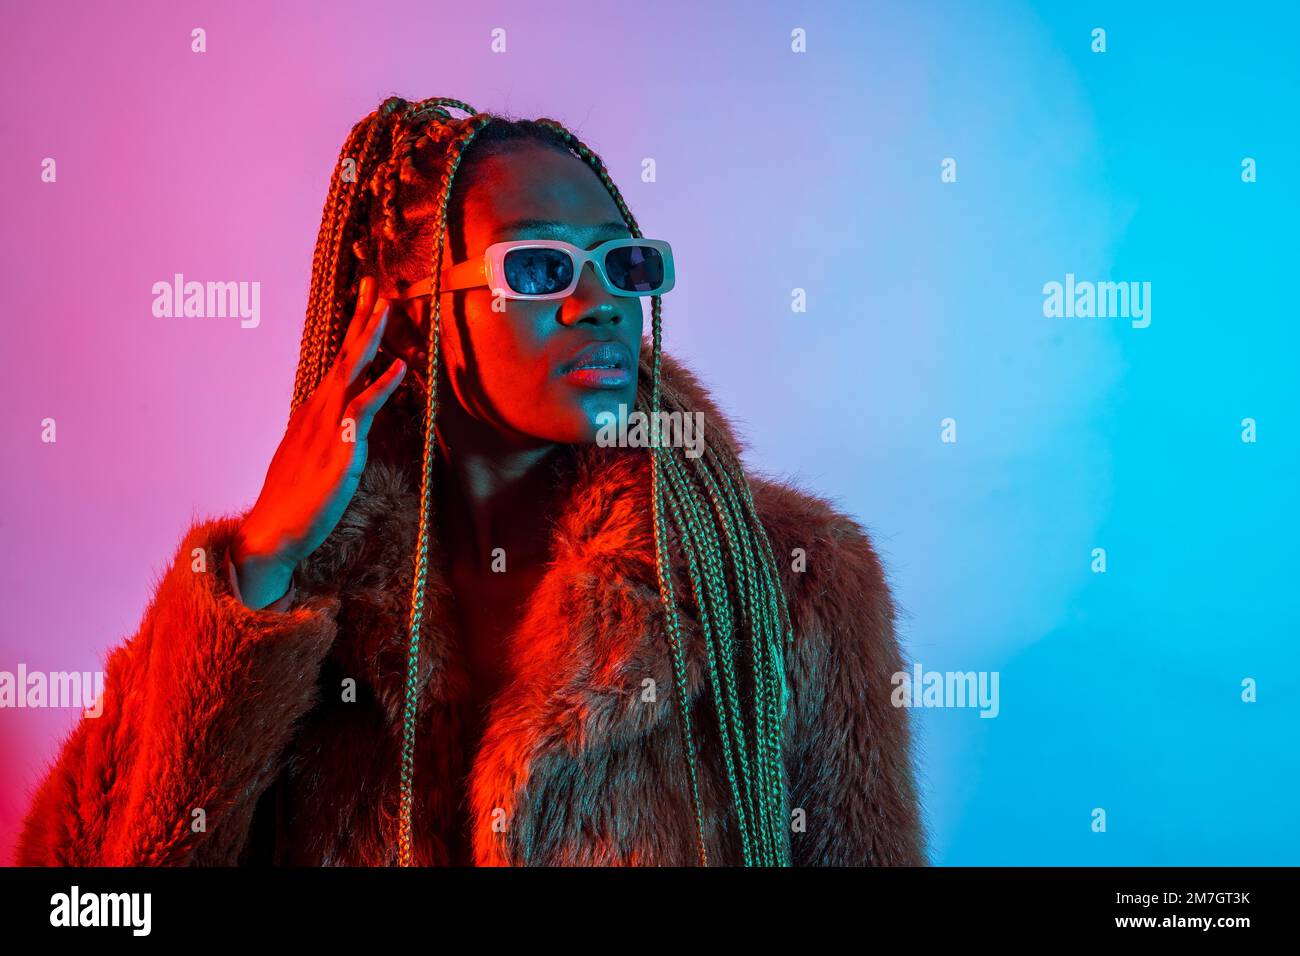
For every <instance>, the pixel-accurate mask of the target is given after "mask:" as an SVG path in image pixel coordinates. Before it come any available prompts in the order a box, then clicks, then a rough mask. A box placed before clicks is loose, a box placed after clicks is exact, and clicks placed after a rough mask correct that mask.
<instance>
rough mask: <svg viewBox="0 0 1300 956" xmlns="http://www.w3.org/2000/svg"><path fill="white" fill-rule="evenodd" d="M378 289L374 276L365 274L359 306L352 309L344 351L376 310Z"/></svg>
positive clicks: (358, 293)
mask: <svg viewBox="0 0 1300 956" xmlns="http://www.w3.org/2000/svg"><path fill="white" fill-rule="evenodd" d="M376 289H377V286H376V284H375V280H374V277H373V276H365V277H364V278H363V279H362V280H361V287H360V288H359V289H358V290H357V307H356V308H355V309H354V310H353V311H352V321H351V322H349V323H348V330H347V332H346V333H345V334H344V336H343V348H342V351H346V350H347V348H348V346H349V345H351V344H352V342H353V341H354V340H355V339H356V337H357V333H358V331H359V330H360V328H361V326H363V325H365V324H366V319H368V318H369V317H370V314H371V313H372V312H374V310H375V290H376Z"/></svg>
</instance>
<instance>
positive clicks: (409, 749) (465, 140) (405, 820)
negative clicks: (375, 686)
mask: <svg viewBox="0 0 1300 956" xmlns="http://www.w3.org/2000/svg"><path fill="white" fill-rule="evenodd" d="M467 109H468V108H467ZM468 111H469V112H473V110H472V109H470V110H468ZM491 119H492V118H491V117H490V116H486V115H480V114H476V115H475V116H474V117H473V119H472V121H471V124H470V125H469V126H468V128H466V129H465V130H464V132H462V133H461V134H460V135H459V136H457V137H456V139H455V141H454V142H453V144H452V148H451V150H450V155H449V156H448V158H447V164H446V167H445V169H444V172H443V174H442V181H441V183H440V184H439V187H438V199H437V204H436V205H437V210H438V212H437V216H438V219H437V222H438V228H437V232H436V233H435V235H436V239H435V240H434V245H433V262H432V263H431V264H430V269H431V270H432V271H431V273H430V274H431V275H432V277H433V296H432V298H431V299H430V302H431V303H432V311H431V313H430V318H429V349H428V353H429V363H428V366H427V368H426V375H425V381H426V382H428V386H427V387H426V389H425V393H426V405H425V411H424V421H425V431H424V460H423V468H422V471H421V476H420V536H419V545H418V547H417V550H416V561H415V582H414V584H413V586H412V589H411V630H410V636H411V643H410V651H409V654H408V655H407V660H406V703H405V706H404V708H403V711H402V769H401V804H400V807H399V811H398V827H399V838H398V839H399V844H398V865H399V866H410V865H411V810H412V807H411V804H412V800H413V799H414V792H413V789H412V782H413V776H414V760H415V715H416V703H417V701H416V697H417V693H416V692H417V688H418V684H417V681H416V675H417V672H418V665H419V659H420V627H421V624H422V623H423V620H424V591H425V585H426V583H427V581H428V575H429V524H430V521H431V519H432V517H433V457H434V451H435V449H436V447H437V439H436V437H435V432H434V422H435V420H436V418H437V414H438V346H439V335H440V326H441V322H440V318H441V307H440V305H441V300H442V293H441V286H442V256H443V249H444V247H445V246H446V237H447V207H448V202H449V201H450V198H451V184H452V181H453V180H454V179H455V176H456V170H457V168H459V166H460V161H461V157H462V156H463V155H464V153H465V148H466V147H467V146H469V144H470V141H471V140H473V138H474V136H475V135H476V134H477V133H478V131H479V130H481V129H482V128H483V127H484V126H486V125H487V124H488V123H489V122H491Z"/></svg>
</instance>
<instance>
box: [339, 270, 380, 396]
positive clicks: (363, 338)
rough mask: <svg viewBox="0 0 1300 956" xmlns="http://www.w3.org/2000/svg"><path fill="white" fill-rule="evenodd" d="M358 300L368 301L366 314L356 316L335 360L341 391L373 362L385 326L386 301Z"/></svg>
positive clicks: (371, 297) (372, 298)
mask: <svg viewBox="0 0 1300 956" xmlns="http://www.w3.org/2000/svg"><path fill="white" fill-rule="evenodd" d="M364 281H365V280H363V282H364ZM361 298H362V299H368V301H369V302H370V305H371V311H370V314H369V315H367V316H365V317H364V318H362V317H361V316H360V315H359V314H358V316H357V317H355V318H354V319H353V325H352V326H351V327H350V328H349V330H348V336H347V339H346V340H345V341H344V344H343V348H342V349H340V350H339V357H338V360H337V366H338V372H339V376H340V378H341V379H342V380H343V385H344V387H345V388H346V387H348V386H351V385H352V384H353V383H354V382H355V381H356V380H357V379H358V378H359V377H360V376H361V373H362V372H364V371H365V370H366V368H367V367H368V366H369V365H370V363H371V362H372V361H373V360H374V357H375V352H376V351H378V349H379V344H380V342H381V341H382V340H383V336H384V327H385V325H386V324H387V322H388V300H387V299H382V298H376V297H374V296H373V295H371V296H369V297H366V296H364V295H363V296H362V297H361Z"/></svg>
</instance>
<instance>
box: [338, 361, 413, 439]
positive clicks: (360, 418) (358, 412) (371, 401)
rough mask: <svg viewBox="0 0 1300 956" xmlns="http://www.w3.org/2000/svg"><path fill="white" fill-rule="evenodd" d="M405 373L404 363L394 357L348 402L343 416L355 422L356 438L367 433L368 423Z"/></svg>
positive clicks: (400, 381)
mask: <svg viewBox="0 0 1300 956" xmlns="http://www.w3.org/2000/svg"><path fill="white" fill-rule="evenodd" d="M405 374H406V363H405V362H403V361H402V360H401V359H395V360H394V361H393V364H392V365H390V366H388V368H387V369H386V370H385V371H384V374H383V375H381V376H379V378H377V379H375V380H374V381H373V382H371V383H370V384H369V385H368V386H366V388H365V390H364V391H363V392H361V393H360V394H359V395H357V397H356V398H354V399H352V401H351V402H349V403H348V407H347V409H346V410H345V411H344V413H343V416H344V418H351V419H352V420H353V421H355V422H356V423H357V431H356V433H357V437H358V438H364V437H365V436H366V435H367V434H369V432H370V423H371V422H373V421H374V419H375V415H376V413H378V411H379V410H380V409H381V408H383V407H384V403H385V402H387V401H388V398H389V396H390V395H392V394H393V392H395V391H397V386H398V385H400V384H402V378H403V376H404V375H405Z"/></svg>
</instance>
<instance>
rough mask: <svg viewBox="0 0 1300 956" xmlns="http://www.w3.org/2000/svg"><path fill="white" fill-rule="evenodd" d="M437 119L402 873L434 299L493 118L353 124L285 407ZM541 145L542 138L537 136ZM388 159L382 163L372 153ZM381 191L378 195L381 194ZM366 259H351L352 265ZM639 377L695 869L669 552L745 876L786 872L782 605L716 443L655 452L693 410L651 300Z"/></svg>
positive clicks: (406, 850) (773, 569)
mask: <svg viewBox="0 0 1300 956" xmlns="http://www.w3.org/2000/svg"><path fill="white" fill-rule="evenodd" d="M448 108H451V109H456V110H460V111H462V112H464V113H466V114H468V118H467V119H465V120H461V121H455V122H462V123H464V128H463V129H461V130H460V131H459V132H458V133H457V134H456V135H455V136H453V137H451V138H450V140H449V142H448V144H447V149H446V156H445V159H443V160H442V165H441V170H440V173H439V177H438V181H437V183H436V192H435V196H434V200H435V201H434V206H433V208H434V210H435V215H436V217H437V219H436V230H435V236H436V238H435V240H434V243H433V253H432V261H431V263H430V274H431V276H432V280H433V290H432V296H431V298H430V301H431V303H432V309H431V315H430V322H429V347H428V351H427V356H428V365H427V368H426V376H425V382H426V383H427V385H426V394H425V409H424V426H425V427H424V448H423V456H422V471H421V480H420V526H419V541H418V546H417V549H416V555H415V579H414V581H413V583H412V590H411V607H410V618H409V623H410V629H409V649H408V655H407V674H406V683H405V687H404V706H403V712H402V751H401V753H402V756H401V770H400V802H399V809H398V839H397V842H398V863H399V865H401V866H410V865H411V864H412V862H413V847H412V811H413V804H414V755H415V733H416V715H417V709H418V707H417V705H418V688H419V678H418V672H419V658H420V631H421V629H422V625H423V622H424V612H425V593H424V592H425V588H426V585H427V581H428V569H429V538H430V529H431V527H432V525H431V521H432V515H433V499H432V489H433V461H434V453H435V451H436V439H435V434H436V433H435V430H434V422H435V420H436V416H437V411H438V407H437V394H438V388H437V384H438V379H437V376H438V365H439V354H438V353H439V345H440V336H441V321H440V319H441V310H440V300H441V293H440V289H439V284H440V278H441V275H442V264H443V257H444V251H445V246H446V232H447V220H448V212H449V208H450V198H451V190H452V183H453V181H454V179H455V176H456V172H457V169H458V168H459V167H460V163H461V159H462V157H463V156H464V154H465V151H466V149H467V148H468V147H469V145H470V144H471V142H473V140H474V138H475V137H476V136H477V135H478V133H479V132H480V131H481V130H483V129H484V128H485V127H486V126H488V125H489V124H490V123H492V122H494V121H498V122H510V121H508V120H497V119H496V118H495V117H493V116H491V115H489V114H486V113H478V112H476V111H475V110H474V109H473V107H471V106H468V105H467V104H465V103H462V102H460V101H459V100H453V99H447V98H436V99H429V100H424V101H421V102H418V103H410V102H407V101H406V100H403V99H401V98H400V97H392V98H390V99H389V100H387V101H385V102H384V104H383V105H382V106H381V107H380V109H378V110H376V111H375V112H374V113H372V114H371V115H370V116H368V117H366V118H365V119H364V120H362V121H361V122H360V123H358V124H357V125H356V126H355V127H354V128H353V130H352V132H351V134H350V135H349V137H348V139H347V142H345V143H344V146H343V150H342V153H341V154H340V161H339V164H338V165H337V166H336V168H335V171H334V175H333V177H332V178H331V181H330V191H329V198H328V199H327V201H326V206H325V213H324V215H323V217H322V221H321V229H320V234H319V236H318V237H317V243H316V253H315V258H314V260H313V263H312V286H311V295H310V297H309V301H308V309H307V320H306V322H305V324H304V327H303V339H302V348H301V353H300V357H299V363H298V373H297V378H296V380H295V383H294V399H293V406H292V408H291V412H292V410H293V409H296V408H297V407H298V406H299V405H300V404H301V403H302V402H303V401H305V400H306V399H307V397H308V396H310V394H311V393H312V391H313V390H314V389H315V388H316V386H317V385H318V384H319V383H320V381H321V379H322V377H323V376H324V374H325V372H326V371H327V369H328V367H329V365H330V363H331V362H332V361H333V359H334V357H335V356H336V355H337V352H338V349H339V347H340V345H341V343H342V339H343V333H344V322H345V316H346V314H347V313H346V306H347V304H348V303H347V299H348V297H349V295H350V294H353V293H354V292H355V284H356V279H357V263H356V261H355V257H353V258H349V257H347V256H346V255H345V252H346V250H349V249H354V251H355V247H354V245H353V243H354V241H360V242H361V244H362V245H364V242H365V236H364V235H363V234H362V233H363V221H364V219H365V218H366V216H367V215H369V213H370V212H371V209H370V199H369V198H368V197H367V196H366V194H365V191H364V190H363V186H365V185H366V184H368V185H369V191H370V192H371V193H372V194H373V195H374V196H376V197H379V198H380V205H379V207H378V208H379V211H380V214H381V215H382V217H383V218H384V222H385V229H386V234H388V235H389V236H390V238H391V235H392V230H393V228H394V226H395V223H396V220H397V212H398V210H397V203H396V193H397V187H398V182H399V180H400V181H402V182H405V181H406V180H405V179H402V178H401V177H402V175H404V174H403V173H402V169H403V162H409V157H410V156H411V155H412V152H413V151H414V150H415V149H416V146H417V143H416V139H417V138H418V137H419V135H420V132H421V130H430V129H432V128H433V126H434V124H435V123H441V124H448V127H449V126H450V123H451V122H452V118H451V114H450V113H449V112H448V111H447V110H448ZM522 125H525V126H527V125H531V126H532V127H533V128H534V129H537V130H540V129H545V130H546V131H548V134H547V135H550V134H553V135H554V136H555V137H556V139H558V140H559V141H560V142H563V143H564V144H565V145H567V146H568V147H569V148H570V149H571V150H572V151H573V152H574V153H575V154H576V155H577V156H578V157H580V158H581V159H582V160H583V161H584V162H585V163H587V165H588V166H589V167H590V168H591V169H592V170H593V171H594V172H595V173H596V174H597V176H599V178H600V181H601V183H603V184H604V186H605V188H606V189H607V190H608V191H609V194H610V196H611V197H612V198H613V199H614V201H615V203H616V204H617V205H618V209H619V212H620V213H621V214H622V216H623V219H624V221H625V222H626V224H627V227H628V229H629V230H630V232H631V234H632V235H633V236H634V237H640V236H641V230H640V228H639V227H638V226H637V222H636V219H635V217H634V216H633V215H632V212H631V210H630V209H629V208H628V206H627V203H626V202H625V201H624V199H623V196H622V194H621V193H620V191H619V189H618V187H617V186H616V185H615V184H614V181H613V179H612V178H611V177H610V175H609V172H608V170H607V169H606V168H605V164H604V162H603V161H602V160H601V158H600V157H599V156H597V155H596V154H595V153H594V152H592V151H591V150H590V149H589V148H588V147H587V146H586V145H585V144H584V143H582V142H581V141H580V140H579V139H578V138H577V137H576V136H574V135H573V134H572V133H570V132H569V131H568V130H567V129H565V128H564V127H563V126H562V125H561V124H559V123H557V122H555V121H554V120H549V119H541V120H537V121H536V122H535V123H532V124H522ZM539 135H540V134H539ZM385 150H387V155H382V154H383V153H384V151H385ZM346 159H351V160H352V161H353V162H354V163H355V169H354V172H355V175H352V176H345V175H344V174H343V171H344V169H345V163H344V160H346ZM381 194H382V195H381ZM360 256H362V253H361V252H356V257H360ZM650 312H651V356H652V359H651V375H650V384H649V389H648V393H649V394H648V395H647V394H646V389H645V388H644V383H643V387H642V389H641V390H640V392H639V394H638V401H637V404H638V410H640V411H642V412H644V413H646V414H647V415H648V416H649V418H650V421H651V423H652V442H651V448H650V455H651V468H650V501H651V514H652V519H653V526H654V540H655V568H656V576H657V579H658V584H659V595H660V599H661V602H662V604H663V610H664V620H665V625H666V630H667V637H668V645H669V651H670V657H671V661H672V669H673V683H674V686H675V690H676V700H677V708H676V716H677V724H678V730H679V734H680V737H681V743H682V749H683V755H684V758H685V762H686V769H687V776H688V779H689V781H690V788H691V799H692V804H693V809H694V813H695V830H696V834H697V851H698V856H699V861H700V863H701V865H704V866H707V865H708V864H709V859H710V858H709V851H708V843H709V840H708V838H707V836H706V829H705V822H704V812H703V808H702V804H701V799H700V771H699V761H698V756H697V751H696V743H695V729H694V726H693V721H692V712H691V708H690V701H689V698H688V692H687V662H688V659H689V653H688V648H687V646H686V640H687V633H686V631H685V629H684V628H683V626H682V622H681V618H680V614H679V611H678V599H677V583H676V581H675V580H674V575H673V570H672V560H671V558H672V556H673V555H674V554H680V555H681V556H682V558H683V560H684V563H685V566H686V571H687V577H688V581H689V593H690V595H691V597H692V599H693V603H694V608H695V612H696V617H697V620H698V623H699V633H700V637H701V638H702V642H703V645H704V647H703V650H704V655H705V665H706V669H707V674H708V682H709V687H710V690H711V692H712V700H713V705H714V708H715V712H716V714H717V718H718V719H717V726H718V732H719V736H720V741H719V742H720V745H721V757H722V763H723V766H724V769H725V773H726V780H727V785H728V788H729V790H730V794H731V803H732V808H733V811H734V813H735V823H736V829H737V832H738V834H739V837H740V844H741V847H740V849H741V855H742V860H741V862H743V863H744V864H745V865H747V866H773V865H775V866H788V865H789V863H790V838H789V826H788V820H789V806H788V800H789V796H788V793H787V788H786V784H785V776H784V762H783V760H782V741H783V736H784V725H785V717H786V710H787V706H788V700H789V690H788V688H787V686H786V679H785V669H784V660H785V653H786V651H787V650H788V648H789V646H790V644H791V642H792V640H793V631H792V627H791V621H790V615H789V610H788V607H787V605H786V599H785V594H784V591H783V590H782V588H781V585H780V574H779V570H778V567H777V564H776V560H775V557H774V555H773V553H772V547H771V542H770V541H769V540H768V537H767V533H766V531H765V529H764V528H763V525H762V523H761V522H760V521H759V518H758V513H757V509H756V507H755V505H754V501H753V497H752V495H751V493H750V489H749V483H748V481H747V480H746V478H745V474H744V470H743V468H742V467H741V464H740V462H739V460H738V459H737V457H736V455H735V453H734V451H733V450H732V449H731V448H730V447H729V446H728V445H727V443H726V442H723V441H720V442H712V443H709V444H708V445H707V447H706V448H705V449H704V452H703V454H702V455H701V456H700V457H698V458H690V457H689V456H687V455H686V454H685V451H684V449H682V448H673V447H670V446H668V445H665V444H663V443H662V442H661V440H660V438H661V435H660V432H659V425H660V413H661V412H668V413H674V412H675V413H682V414H686V413H688V412H689V410H688V409H686V408H684V407H683V402H682V398H681V396H679V395H677V394H676V393H675V392H673V391H672V390H671V389H666V388H665V385H664V383H663V382H662V375H661V366H662V351H663V350H662V340H663V302H662V300H661V299H660V297H659V296H654V297H652V299H651V308H650Z"/></svg>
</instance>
